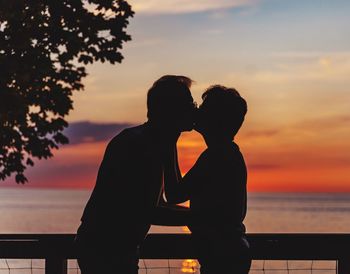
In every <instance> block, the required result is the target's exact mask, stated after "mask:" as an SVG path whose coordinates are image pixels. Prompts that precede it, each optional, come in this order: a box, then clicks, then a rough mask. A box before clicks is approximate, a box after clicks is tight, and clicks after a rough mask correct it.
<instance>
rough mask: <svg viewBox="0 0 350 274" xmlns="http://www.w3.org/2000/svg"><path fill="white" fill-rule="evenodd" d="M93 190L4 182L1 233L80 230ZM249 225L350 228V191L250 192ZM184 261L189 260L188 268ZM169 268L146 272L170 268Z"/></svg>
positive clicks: (258, 228) (254, 228)
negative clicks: (28, 186)
mask: <svg viewBox="0 0 350 274" xmlns="http://www.w3.org/2000/svg"><path fill="white" fill-rule="evenodd" d="M90 193H91V191H87V190H84V191H82V190H44V189H24V188H1V187H0V233H75V232H76V229H77V227H78V226H79V223H80V217H81V214H82V211H83V209H84V206H85V204H86V202H87V200H88V198H89V196H90ZM245 225H246V227H247V232H248V233H259V232H314V233H316V232H336V233H339V232H344V233H349V232H350V194H331V193H322V194H321V193H317V194H309V193H308V194H305V193H250V194H249V196H248V213H247V217H246V220H245ZM151 232H158V233H162V232H163V233H167V232H176V233H185V232H186V229H185V228H183V227H160V226H153V227H152V228H151ZM142 263H143V264H145V263H146V262H142ZM1 264H4V263H1V261H0V272H1V271H2V270H1V269H2V268H1ZM162 264H164V262H161V261H160V260H158V262H156V265H162ZM166 264H168V265H169V262H166ZM177 264H178V268H179V269H178V271H180V272H171V273H184V272H190V273H191V272H192V273H197V272H195V271H191V269H195V268H196V267H197V263H196V262H195V261H192V260H187V261H186V260H185V261H181V262H177ZM184 265H185V266H186V265H188V271H186V267H185V268H183V266H184ZM6 267H7V266H6ZM181 269H182V270H181ZM168 270H169V269H168ZM168 270H163V271H165V272H159V271H158V272H157V269H156V270H153V271H152V270H148V272H147V270H146V272H147V273H170V271H168ZM146 272H145V273H146ZM1 273H3V272H1ZM4 273H6V272H4ZM11 273H15V272H13V271H12V272H11ZM21 273H23V272H21ZM30 273H31V272H30ZM74 273H76V272H74ZM140 273H141V272H140ZM274 273H276V272H274ZM299 273H300V272H299ZM307 273H310V272H307ZM323 273H324V272H323Z"/></svg>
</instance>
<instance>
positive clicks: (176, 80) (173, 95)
mask: <svg viewBox="0 0 350 274" xmlns="http://www.w3.org/2000/svg"><path fill="white" fill-rule="evenodd" d="M191 84H192V80H191V79H190V78H188V77H186V76H178V75H165V76H163V77H161V78H159V79H158V80H157V81H155V82H154V83H153V85H152V87H151V88H150V89H149V90H148V94H147V117H148V120H149V121H150V122H152V123H153V124H156V125H159V126H161V127H163V128H164V129H166V128H171V129H174V130H177V131H180V132H181V131H188V130H192V129H193V123H194V114H195V110H196V106H195V103H194V102H193V98H192V95H191V91H190V87H191Z"/></svg>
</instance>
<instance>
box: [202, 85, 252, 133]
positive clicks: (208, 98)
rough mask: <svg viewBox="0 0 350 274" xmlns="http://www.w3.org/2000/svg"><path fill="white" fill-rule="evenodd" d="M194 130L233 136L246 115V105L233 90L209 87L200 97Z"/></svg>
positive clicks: (218, 86) (222, 87)
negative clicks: (200, 101) (201, 101)
mask: <svg viewBox="0 0 350 274" xmlns="http://www.w3.org/2000/svg"><path fill="white" fill-rule="evenodd" d="M202 99H203V103H202V104H201V106H200V107H199V111H198V119H197V122H196V123H197V125H196V129H197V130H198V131H199V132H201V133H203V134H206V133H208V132H209V133H210V134H217V135H225V136H232V137H233V136H234V135H236V133H237V132H238V130H239V129H240V127H241V125H242V123H243V121H244V116H245V114H246V113H247V103H246V101H245V100H244V99H243V98H242V97H241V96H240V94H239V93H238V91H237V90H235V89H234V88H227V87H224V86H221V85H214V86H211V87H209V88H208V89H207V90H206V91H205V92H204V93H203V95H202Z"/></svg>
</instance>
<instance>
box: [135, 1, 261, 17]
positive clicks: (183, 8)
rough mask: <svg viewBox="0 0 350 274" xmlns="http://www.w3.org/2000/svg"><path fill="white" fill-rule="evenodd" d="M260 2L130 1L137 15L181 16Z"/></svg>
mask: <svg viewBox="0 0 350 274" xmlns="http://www.w3.org/2000/svg"><path fill="white" fill-rule="evenodd" d="M257 2H258V0H215V1H213V0H197V1H190V0H166V1H165V0H148V1H145V0H130V4H131V5H132V8H133V10H135V11H136V13H144V14H179V13H196V12H205V11H216V10H224V9H230V8H236V7H245V6H252V5H254V4H255V3H257Z"/></svg>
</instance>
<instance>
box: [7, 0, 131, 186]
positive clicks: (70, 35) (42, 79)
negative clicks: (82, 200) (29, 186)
mask: <svg viewBox="0 0 350 274" xmlns="http://www.w3.org/2000/svg"><path fill="white" fill-rule="evenodd" d="M0 6H1V9H0V180H4V179H5V178H7V177H9V176H11V175H12V174H15V179H16V182H17V183H24V182H26V181H27V178H26V177H25V175H24V170H25V169H26V167H27V166H28V165H30V166H32V165H33V164H34V163H33V159H34V158H38V159H42V158H44V159H46V158H49V157H52V155H53V154H52V150H53V149H58V146H59V144H66V143H68V138H67V137H66V136H64V135H63V134H62V131H63V129H64V128H65V127H67V126H68V124H67V122H66V121H65V116H66V115H68V113H69V111H70V110H71V109H72V108H73V102H72V98H71V97H72V93H73V92H74V91H78V90H82V89H83V88H84V86H83V84H82V79H83V78H84V77H85V76H86V75H87V74H86V70H85V67H86V65H87V64H89V63H90V64H92V63H94V62H96V61H101V62H105V61H108V62H110V63H112V64H114V63H115V62H118V63H120V62H121V61H122V59H123V56H122V54H121V53H120V50H121V48H122V45H123V43H124V42H126V41H129V40H130V39H131V37H130V36H129V35H128V34H127V33H126V32H125V28H126V27H127V25H128V23H129V21H128V19H129V18H130V17H132V16H133V14H134V13H133V11H132V10H131V6H130V5H129V4H128V3H127V2H126V1H124V0H10V1H8V0H0Z"/></svg>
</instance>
